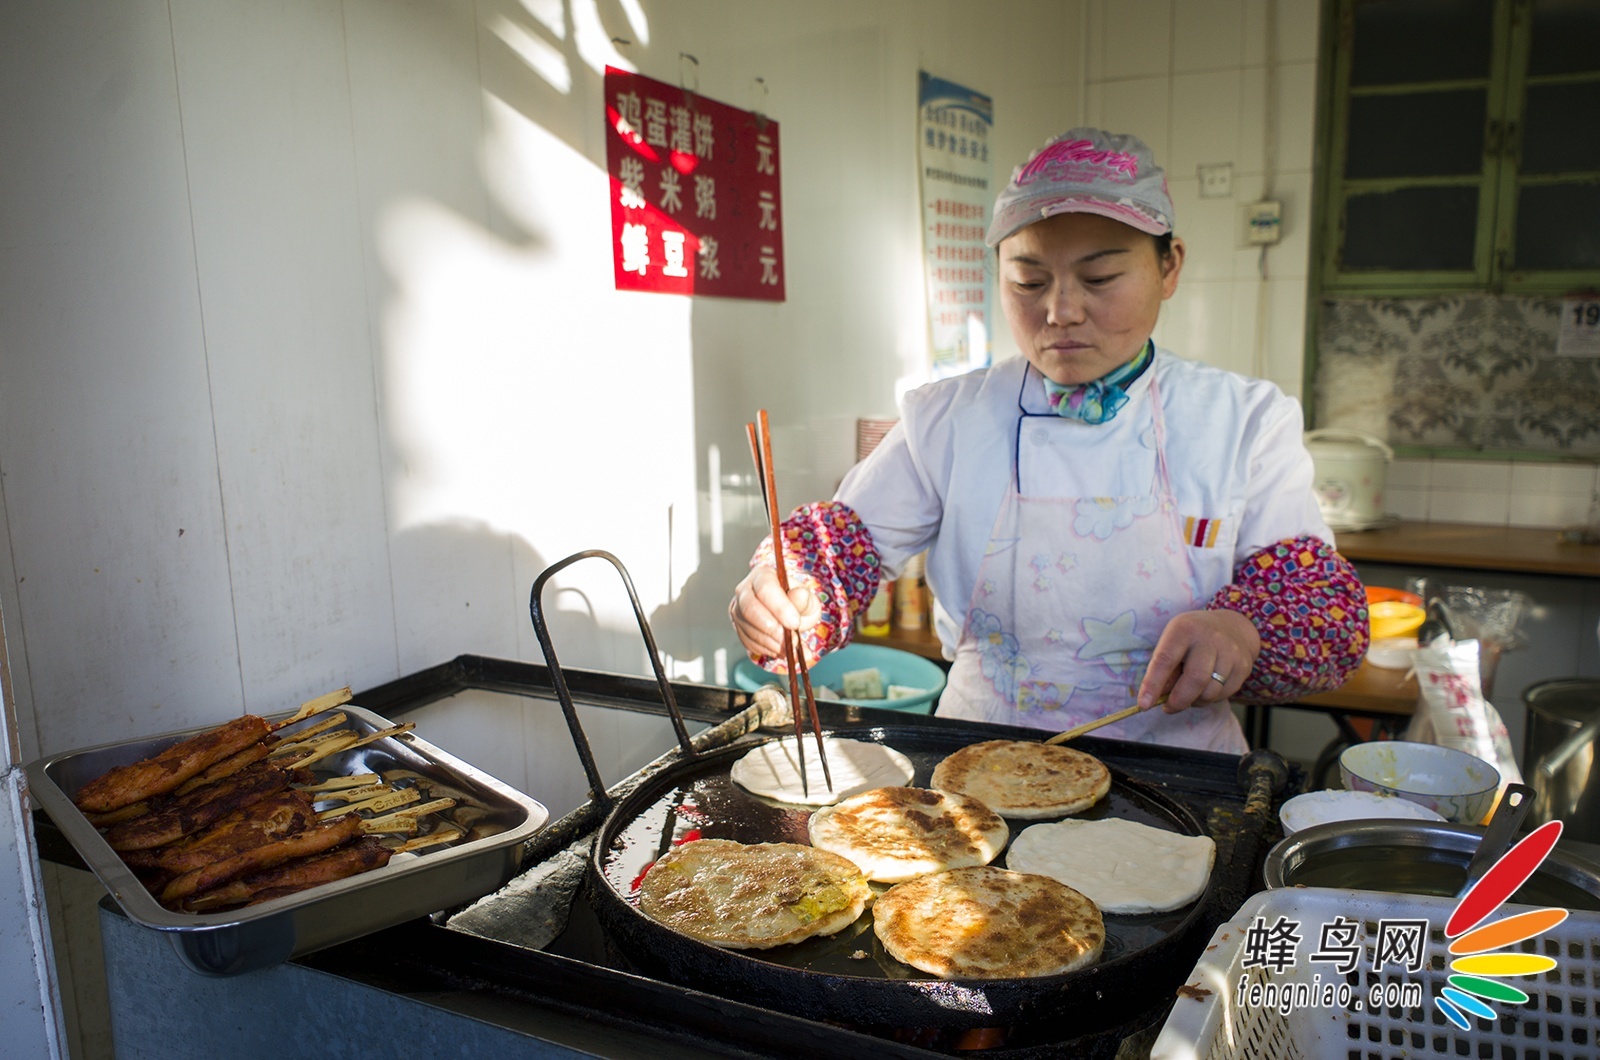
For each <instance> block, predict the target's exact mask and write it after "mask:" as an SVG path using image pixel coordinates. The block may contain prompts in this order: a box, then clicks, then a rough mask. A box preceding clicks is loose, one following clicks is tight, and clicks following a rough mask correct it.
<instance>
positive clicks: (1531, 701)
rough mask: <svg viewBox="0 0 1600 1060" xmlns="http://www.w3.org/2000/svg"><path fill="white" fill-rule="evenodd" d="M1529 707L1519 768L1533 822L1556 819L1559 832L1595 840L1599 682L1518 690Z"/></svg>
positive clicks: (1599, 828) (1578, 680) (1599, 789)
mask: <svg viewBox="0 0 1600 1060" xmlns="http://www.w3.org/2000/svg"><path fill="white" fill-rule="evenodd" d="M1522 701H1523V703H1524V704H1526V705H1527V708H1528V722H1527V732H1526V741H1525V743H1526V749H1525V751H1524V754H1523V762H1524V766H1523V772H1524V773H1525V774H1526V775H1527V777H1528V783H1530V784H1531V785H1533V790H1534V792H1535V793H1536V795H1537V801H1536V802H1535V803H1534V807H1533V816H1532V820H1533V821H1535V822H1536V823H1539V824H1543V823H1544V822H1545V821H1555V820H1559V821H1561V822H1562V825H1563V829H1562V831H1563V834H1565V835H1566V836H1567V837H1568V838H1570V839H1576V840H1578V841H1580V842H1584V843H1600V769H1597V768H1596V761H1595V754H1596V750H1595V748H1596V743H1595V736H1596V734H1600V680H1597V679H1594V678H1585V677H1564V678H1559V679H1556V680H1553V681H1541V682H1539V683H1538V684H1536V685H1532V686H1531V687H1529V688H1528V690H1527V691H1525V692H1523V693H1522Z"/></svg>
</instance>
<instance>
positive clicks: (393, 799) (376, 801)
mask: <svg viewBox="0 0 1600 1060" xmlns="http://www.w3.org/2000/svg"><path fill="white" fill-rule="evenodd" d="M421 801H422V792H420V791H418V790H417V789H416V788H400V789H398V790H396V791H391V792H387V793H386V794H383V795H378V796H376V797H374V798H370V799H365V800H363V801H361V802H353V803H351V804H350V805H348V806H335V807H334V808H333V809H331V810H323V811H322V812H321V813H319V814H317V820H319V821H329V820H332V819H333V818H335V817H343V816H344V815H345V814H347V813H360V812H361V811H362V810H366V811H368V812H369V813H378V812H380V811H382V810H392V809H394V808H395V807H396V806H404V805H406V804H407V803H412V802H421Z"/></svg>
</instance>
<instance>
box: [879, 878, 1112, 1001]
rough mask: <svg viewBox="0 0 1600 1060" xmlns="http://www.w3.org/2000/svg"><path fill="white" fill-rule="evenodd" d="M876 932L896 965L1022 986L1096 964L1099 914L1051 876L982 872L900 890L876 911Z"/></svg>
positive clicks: (1101, 944)
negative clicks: (1022, 982)
mask: <svg viewBox="0 0 1600 1060" xmlns="http://www.w3.org/2000/svg"><path fill="white" fill-rule="evenodd" d="M872 929H873V931H874V932H876V933H877V936H878V938H879V939H880V940H881V941H882V942H883V948H884V949H886V950H888V951H889V955H890V956H891V957H893V958H894V959H895V960H897V961H901V962H903V963H905V964H909V965H911V966H912V967H913V968H920V969H922V970H923V971H925V972H931V973H933V974H934V975H936V976H938V977H939V978H941V979H1023V978H1031V977H1033V976H1039V975H1058V974H1060V973H1063V972H1070V971H1074V970H1076V969H1078V968H1083V967H1085V966H1087V965H1090V964H1093V963H1094V962H1095V961H1097V960H1099V958H1100V951H1101V950H1102V949H1104V948H1105V943H1106V926H1105V922H1104V921H1102V920H1101V919H1100V910H1098V909H1096V908H1095V906H1094V903H1093V902H1091V901H1089V899H1088V898H1085V897H1084V896H1083V895H1081V894H1079V893H1078V892H1077V891H1075V890H1073V889H1072V888H1071V887H1068V886H1066V885H1065V884H1062V883H1057V882H1056V881H1055V880H1052V879H1050V878H1049V877H1048V876H1034V875H1029V874H1026V873H1021V872H1008V871H1006V870H1005V869H997V868H994V867H993V866H989V865H983V866H979V867H977V868H969V869H951V870H950V871H949V872H939V873H935V874H934V875H932V876H923V877H920V878H919V879H915V880H911V881H910V882H908V883H898V884H895V885H894V886H893V887H891V888H889V889H888V891H886V892H884V893H883V894H882V895H880V896H879V898H878V900H877V902H876V903H875V904H874V905H873V907H872Z"/></svg>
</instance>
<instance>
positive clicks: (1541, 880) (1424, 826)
mask: <svg viewBox="0 0 1600 1060" xmlns="http://www.w3.org/2000/svg"><path fill="white" fill-rule="evenodd" d="M1483 833H1484V829H1483V828H1481V827H1478V826H1476V825H1465V824H1435V823H1433V822H1431V821H1334V822H1331V823H1329V824H1319V825H1314V826H1312V827H1310V828H1307V829H1304V830H1303V831H1300V832H1296V833H1295V834H1294V835H1292V836H1289V837H1288V838H1286V839H1284V840H1282V841H1280V842H1279V843H1278V844H1277V845H1276V846H1274V847H1273V848H1272V849H1271V850H1270V851H1268V852H1267V861H1266V865H1265V867H1264V869H1263V875H1264V876H1265V878H1266V884H1267V886H1268V887H1269V888H1275V887H1335V888H1348V889H1354V890H1364V891H1390V892H1396V893H1400V894H1431V895H1439V896H1444V897H1450V896H1453V895H1454V894H1455V893H1456V892H1457V891H1458V890H1460V888H1461V885H1462V884H1463V883H1465V882H1466V879H1467V863H1468V862H1469V861H1471V860H1472V855H1473V853H1474V852H1476V851H1477V849H1478V843H1479V841H1480V840H1481V839H1482V838H1483ZM1511 900H1512V901H1513V902H1516V903H1518V904H1522V905H1541V906H1561V907H1562V908H1565V909H1589V910H1600V866H1596V865H1592V864H1590V863H1589V862H1588V861H1586V860H1584V859H1582V858H1579V857H1575V856H1573V855H1570V854H1567V853H1565V852H1563V851H1561V850H1559V849H1558V850H1554V851H1552V852H1551V853H1550V856H1549V857H1548V858H1546V859H1545V862H1544V864H1543V865H1541V866H1540V867H1539V871H1537V872H1535V873H1534V874H1533V876H1532V877H1531V878H1530V879H1529V880H1528V882H1527V883H1525V884H1523V885H1522V888H1521V889H1520V890H1518V891H1517V892H1516V894H1514V895H1512V898H1511Z"/></svg>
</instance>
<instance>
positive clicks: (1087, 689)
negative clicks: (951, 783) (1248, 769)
mask: <svg viewBox="0 0 1600 1060" xmlns="http://www.w3.org/2000/svg"><path fill="white" fill-rule="evenodd" d="M1150 403H1151V409H1152V413H1153V416H1154V421H1155V423H1154V443H1155V451H1156V473H1155V480H1154V482H1152V484H1151V487H1150V491H1149V492H1147V493H1145V494H1141V495H1137V496H1127V497H1025V496H1023V495H1022V493H1021V491H1020V488H1019V483H1020V472H1019V470H1018V465H1019V460H1018V454H1017V452H1016V450H1013V456H1012V464H1011V483H1010V487H1009V489H1008V490H1007V492H1006V497H1005V500H1004V501H1002V502H1001V505H1000V512H999V514H998V516H996V518H995V523H994V529H993V531H991V533H990V536H989V543H988V546H987V548H986V550H985V553H984V558H983V561H982V563H981V564H980V565H979V568H978V578H977V583H976V585H974V587H973V591H972V599H971V601H970V602H969V603H968V606H967V620H966V625H965V626H964V627H963V629H962V632H961V638H960V640H959V642H958V643H957V644H956V653H955V661H954V662H953V663H952V664H951V667H950V677H949V684H948V685H947V686H946V688H945V690H944V692H943V694H942V695H941V696H940V701H939V710H938V713H939V716H940V717H951V718H971V719H975V720H978V721H986V722H997V723H1002V724H1007V725H1026V726H1031V727H1034V728H1042V729H1050V730H1052V731H1056V732H1060V731H1064V730H1066V729H1070V728H1073V727H1074V726H1077V725H1082V724H1083V723H1085V722H1088V721H1093V720H1094V719H1096V718H1101V717H1104V716H1105V715H1107V714H1111V713H1114V712H1116V711H1118V710H1122V709H1124V708H1126V707H1129V706H1131V705H1132V704H1133V702H1134V700H1135V699H1136V698H1137V696H1138V693H1139V682H1140V679H1141V678H1142V677H1143V676H1144V671H1145V667H1146V665H1147V664H1148V663H1149V661H1150V655H1151V652H1152V650H1153V649H1154V648H1155V645H1156V641H1157V640H1158V639H1159V638H1160V636H1161V631H1162V630H1163V629H1165V628H1166V625H1167V623H1168V622H1169V621H1171V619H1172V618H1173V616H1174V615H1177V614H1179V613H1181V612H1183V611H1192V610H1195V609H1197V608H1199V607H1201V606H1203V604H1204V601H1203V600H1202V599H1201V598H1200V594H1199V588H1198V585H1197V580H1196V573H1195V570H1194V566H1193V564H1191V562H1190V560H1189V550H1188V546H1187V545H1186V544H1185V541H1184V536H1183V520H1182V518H1181V517H1180V516H1179V515H1178V506H1177V502H1176V500H1175V499H1174V496H1173V491H1172V482H1171V478H1170V476H1169V475H1168V471H1167V457H1166V431H1165V428H1164V424H1163V419H1162V413H1161V395H1160V393H1159V391H1158V390H1157V386H1156V382H1155V380H1154V379H1152V380H1151V382H1150ZM1029 418H1030V416H1029V415H1026V414H1025V415H1023V416H1022V417H1021V418H1020V419H1019V421H1018V424H1017V430H1018V445H1020V444H1021V443H1020V439H1021V431H1022V426H1023V424H1024V423H1025V422H1026V421H1027V420H1028V419H1029ZM1095 735H1096V736H1108V737H1112V738H1115V739H1121V740H1142V741H1145V742H1149V743H1162V744H1169V745H1174V746H1180V747H1194V748H1199V749H1202V750H1210V751H1225V752H1228V753H1231V754H1243V753H1244V752H1245V751H1246V750H1248V745H1247V744H1246V743H1245V739H1244V733H1243V732H1242V731H1241V729H1240V728H1239V723H1238V721H1237V720H1235V718H1234V716H1233V712H1232V710H1230V709H1229V707H1228V705H1227V704H1226V703H1215V704H1211V705H1209V706H1200V705H1197V706H1194V707H1191V708H1190V709H1188V710H1185V711H1181V712H1179V713H1177V714H1167V713H1166V712H1165V711H1163V710H1162V709H1161V708H1159V707H1153V708H1151V709H1150V710H1147V711H1144V712H1142V713H1140V714H1135V715H1134V716H1133V717H1131V718H1127V719H1125V720H1123V721H1119V722H1117V723H1116V724H1114V725H1108V726H1106V727H1105V728H1102V729H1099V730H1097V731H1096V733H1095Z"/></svg>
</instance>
